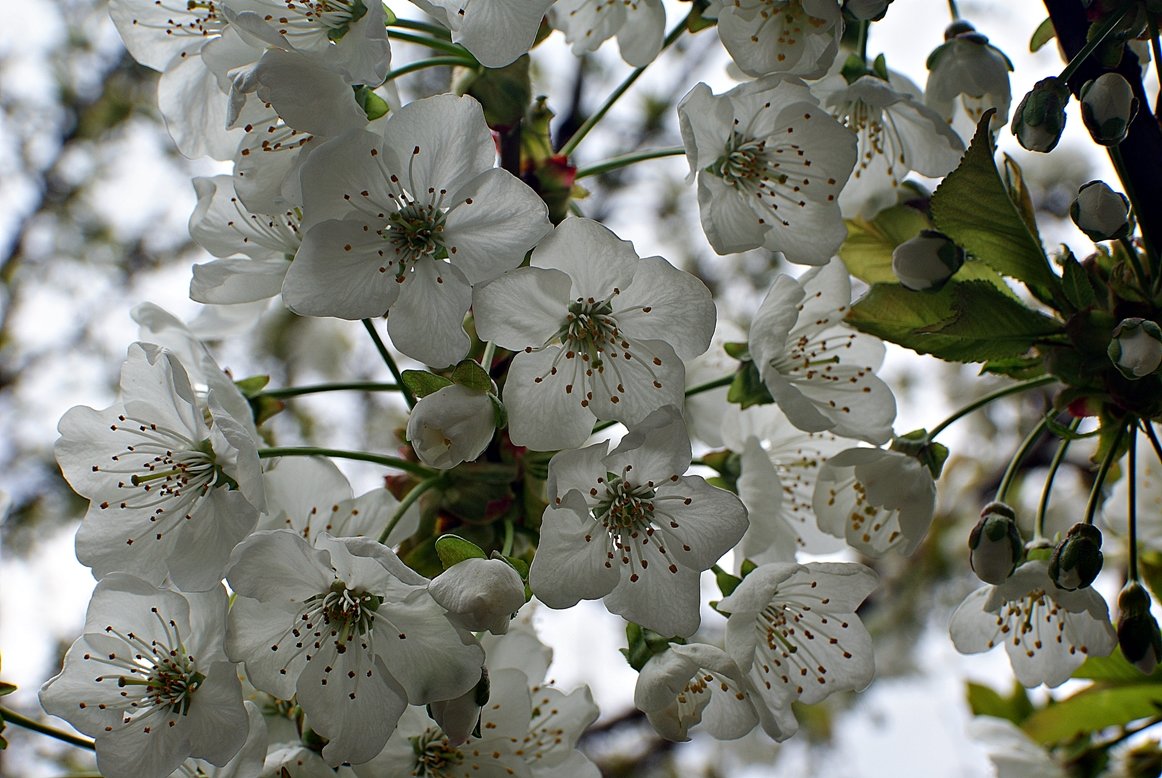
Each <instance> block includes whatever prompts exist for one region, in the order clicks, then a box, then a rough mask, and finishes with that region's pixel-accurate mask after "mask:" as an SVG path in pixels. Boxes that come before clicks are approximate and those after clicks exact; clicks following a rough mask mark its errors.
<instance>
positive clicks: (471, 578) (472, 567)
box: [428, 558, 525, 635]
mask: <svg viewBox="0 0 1162 778" xmlns="http://www.w3.org/2000/svg"><path fill="white" fill-rule="evenodd" d="M428 593H429V594H431V595H432V599H433V600H435V601H436V602H437V603H439V605H440V607H442V608H444V609H445V610H447V611H448V618H449V619H450V620H451V621H452V622H453V623H455V624H458V625H460V626H462V627H464V629H467V630H469V631H471V632H482V631H484V630H488V631H489V632H491V633H492V634H494V635H503V634H504V633H505V632H507V631H508V622H509V620H510V619H511V618H512V616H513V614H514V613H516V612H517V611H518V610H520V609H521V607H522V606H523V605H524V604H525V585H524V582H523V581H521V578H520V576H519V575H518V574H517V572H516V570H514V569H513V568H512V565H510V564H509V563H508V562H506V561H504V560H503V559H479V558H472V559H465V560H463V561H460V562H457V563H456V564H454V565H452V566H451V567H449V568H448V569H447V570H445V571H444V572H442V573H440V575H438V576H436V578H435V580H433V581H432V582H431V583H430V584H428Z"/></svg>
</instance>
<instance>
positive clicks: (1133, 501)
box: [1127, 424, 1138, 581]
mask: <svg viewBox="0 0 1162 778" xmlns="http://www.w3.org/2000/svg"><path fill="white" fill-rule="evenodd" d="M1129 476H1130V483H1129V484H1128V486H1129V487H1130V489H1129V492H1130V505H1129V507H1128V509H1127V513H1128V514H1129V515H1128V521H1129V525H1130V573H1129V575H1130V580H1131V581H1137V580H1138V425H1137V424H1134V425H1133V426H1132V427H1131V428H1130V473H1129Z"/></svg>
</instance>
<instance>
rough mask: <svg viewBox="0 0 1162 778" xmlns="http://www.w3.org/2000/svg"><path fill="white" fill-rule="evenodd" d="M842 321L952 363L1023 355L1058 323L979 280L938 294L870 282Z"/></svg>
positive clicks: (1052, 332) (955, 284)
mask: <svg viewBox="0 0 1162 778" xmlns="http://www.w3.org/2000/svg"><path fill="white" fill-rule="evenodd" d="M847 321H848V322H850V323H851V324H853V325H854V326H855V327H856V328H858V329H860V330H862V331H863V332H867V333H869V334H872V335H875V336H877V337H880V338H882V339H884V340H890V341H891V342H893V343H896V344H899V345H901V346H904V347H906V348H910V349H912V350H913V351H917V352H919V353H921V354H931V355H933V356H935V357H939V358H940V359H945V360H950V361H953V362H987V361H989V360H997V359H1005V358H1010V357H1019V356H1023V355H1024V354H1025V353H1026V352H1027V351H1028V350H1029V348H1030V347H1031V346H1032V345H1033V343H1034V342H1035V341H1037V340H1038V339H1040V338H1045V337H1048V336H1051V335H1055V334H1058V333H1059V332H1060V331H1061V325H1060V324H1059V323H1058V322H1056V321H1055V320H1053V319H1050V318H1049V317H1047V316H1045V315H1043V314H1040V313H1037V312H1036V311H1033V310H1030V309H1029V308H1026V307H1025V306H1024V305H1022V304H1021V303H1020V302H1018V301H1017V300H1014V299H1013V298H1012V297H1009V296H1008V295H1005V294H1004V293H1002V292H1001V291H999V290H998V289H997V288H996V287H995V286H993V285H992V284H990V283H988V282H985V281H964V282H953V283H949V284H948V285H947V286H945V287H944V288H943V289H941V290H940V291H938V292H913V291H911V290H908V289H905V288H904V287H902V286H900V285H898V284H876V285H875V286H873V287H872V288H871V290H870V291H869V292H868V293H867V295H865V296H864V297H863V298H862V299H860V300H859V301H858V302H857V303H856V304H855V305H853V306H852V308H851V311H850V312H849V313H848V315H847Z"/></svg>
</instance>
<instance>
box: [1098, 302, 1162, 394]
mask: <svg viewBox="0 0 1162 778" xmlns="http://www.w3.org/2000/svg"><path fill="white" fill-rule="evenodd" d="M1107 353H1108V354H1109V356H1110V361H1112V362H1113V363H1114V367H1116V368H1117V369H1118V371H1119V372H1120V373H1121V374H1122V375H1124V376H1125V377H1126V378H1129V379H1130V380H1131V381H1136V380H1138V379H1139V378H1145V377H1146V376H1148V375H1150V374H1151V373H1153V372H1155V371H1157V370H1158V366H1159V365H1162V329H1159V327H1158V325H1157V324H1156V323H1155V322H1152V321H1150V320H1149V319H1139V318H1137V317H1133V318H1129V319H1122V321H1121V323H1119V324H1118V326H1117V327H1114V332H1113V335H1112V337H1111V339H1110V345H1109V348H1108V349H1107Z"/></svg>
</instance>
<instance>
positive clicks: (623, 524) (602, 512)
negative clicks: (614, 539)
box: [593, 473, 655, 533]
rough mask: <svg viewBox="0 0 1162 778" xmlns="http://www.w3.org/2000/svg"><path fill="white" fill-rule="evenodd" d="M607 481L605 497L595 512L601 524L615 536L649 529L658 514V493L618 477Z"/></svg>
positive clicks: (608, 478) (611, 476)
mask: <svg viewBox="0 0 1162 778" xmlns="http://www.w3.org/2000/svg"><path fill="white" fill-rule="evenodd" d="M606 478H607V481H606V487H605V489H606V491H605V496H604V497H603V498H602V499H601V500H600V501H599V502H598V503H597V506H596V507H595V508H594V509H593V513H594V516H595V517H596V518H597V520H598V521H599V522H601V523H602V524H603V525H604V526H605V528H606V529H608V530H609V531H610V532H611V533H616V532H621V531H623V530H636V529H644V528H646V527H648V526H649V525H650V521H651V520H652V518H653V514H654V494H655V493H654V490H653V489H652V488H651V487H649V486H645V485H643V486H634V485H633V484H631V483H630V482H629V481H625V480H623V479H622V478H621V477H620V476H618V475H616V474H614V473H608V474H606Z"/></svg>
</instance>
